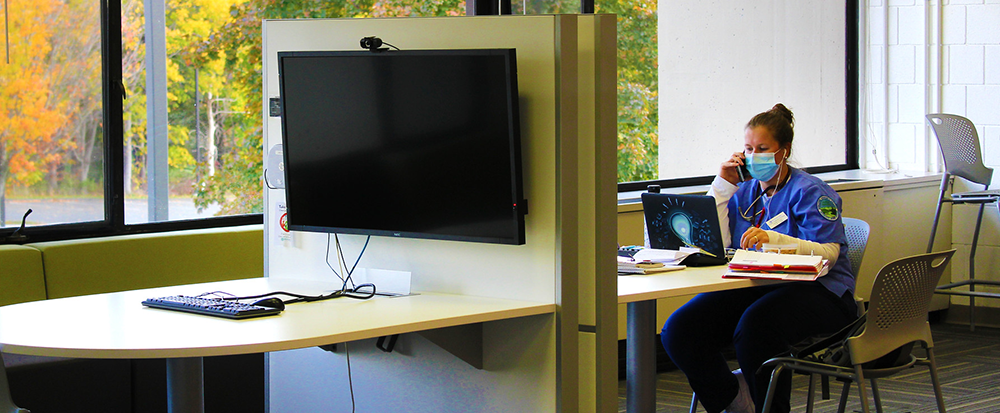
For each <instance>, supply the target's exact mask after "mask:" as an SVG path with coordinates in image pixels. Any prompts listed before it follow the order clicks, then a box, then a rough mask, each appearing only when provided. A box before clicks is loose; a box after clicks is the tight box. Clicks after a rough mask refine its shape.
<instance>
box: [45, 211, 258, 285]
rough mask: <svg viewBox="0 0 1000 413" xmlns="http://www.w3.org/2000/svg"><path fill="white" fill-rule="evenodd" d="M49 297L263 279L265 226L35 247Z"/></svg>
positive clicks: (79, 241)
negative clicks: (41, 265)
mask: <svg viewBox="0 0 1000 413" xmlns="http://www.w3.org/2000/svg"><path fill="white" fill-rule="evenodd" d="M31 246H33V247H35V248H38V249H39V250H40V251H41V253H42V260H43V262H44V265H45V287H46V290H47V293H48V298H50V299H51V298H63V297H72V296H78V295H86V294H98V293H107V292H115V291H125V290H135V289H141V288H154V287H164V286H170V285H181V284H193V283H201V282H211V281H223V280H234V279H242V278H253V277H262V276H263V275H264V236H263V229H262V226H261V225H248V226H240V227H227V228H210V229H203V230H191V231H174V232H163V233H155V234H140V235H125V236H115V237H105V238H92V239H80V240H69V241H54V242H45V243H38V244H31Z"/></svg>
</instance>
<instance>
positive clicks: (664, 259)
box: [632, 248, 698, 264]
mask: <svg viewBox="0 0 1000 413" xmlns="http://www.w3.org/2000/svg"><path fill="white" fill-rule="evenodd" d="M695 252H698V250H697V249H691V248H684V249H682V250H680V251H676V250H660V249H655V248H644V249H642V250H640V251H639V252H636V253H635V255H633V256H632V259H633V260H635V261H636V262H642V261H649V262H659V263H664V264H669V263H677V262H681V261H683V260H684V258H687V256H688V255H691V254H693V253H695Z"/></svg>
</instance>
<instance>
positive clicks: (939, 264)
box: [850, 249, 955, 363]
mask: <svg viewBox="0 0 1000 413" xmlns="http://www.w3.org/2000/svg"><path fill="white" fill-rule="evenodd" d="M954 253H955V250H953V249H952V250H948V251H944V252H936V253H930V254H922V255H916V256H912V257H907V258H902V259H899V260H896V261H893V262H890V263H889V264H886V265H885V266H884V267H882V269H881V270H880V271H879V272H878V275H876V276H875V281H874V283H873V285H872V293H871V303H870V305H869V308H868V320H867V322H866V324H865V330H864V332H863V333H862V334H861V335H859V336H857V337H855V338H854V339H852V340H850V341H853V342H852V343H850V345H851V359H852V360H854V361H855V362H856V363H866V362H868V361H871V360H875V359H878V358H879V357H882V356H884V355H886V354H888V353H889V352H891V351H893V350H895V349H897V348H899V347H901V346H903V345H905V344H907V343H911V342H914V341H917V340H924V341H928V342H929V341H930V336H929V330H928V328H927V311H928V309H929V308H930V303H931V298H932V297H933V296H934V289H935V287H937V283H938V280H939V279H940V278H941V274H942V273H943V272H944V269H945V267H946V266H947V265H948V261H949V260H950V259H951V256H952V255H953V254H954ZM928 344H930V343H928Z"/></svg>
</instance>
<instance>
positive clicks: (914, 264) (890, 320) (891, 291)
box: [870, 261, 937, 329]
mask: <svg viewBox="0 0 1000 413" xmlns="http://www.w3.org/2000/svg"><path fill="white" fill-rule="evenodd" d="M936 285H937V279H935V277H934V276H933V274H932V273H931V271H930V263H929V262H927V261H911V262H907V263H903V264H902V265H898V266H895V267H894V268H892V269H891V271H888V272H886V273H884V274H882V288H880V289H879V291H878V292H877V293H875V295H877V296H878V298H879V301H880V304H881V305H880V306H879V310H880V311H879V312H878V314H874V315H875V316H876V318H875V319H874V320H870V321H873V322H874V323H875V325H877V326H878V327H879V328H883V329H885V328H891V327H892V325H893V324H896V323H900V322H905V321H907V320H911V319H914V318H919V319H921V320H924V319H926V318H927V307H928V305H929V304H930V301H929V300H922V299H920V297H923V296H927V297H930V296H931V294H933V292H934V287H935V286H936Z"/></svg>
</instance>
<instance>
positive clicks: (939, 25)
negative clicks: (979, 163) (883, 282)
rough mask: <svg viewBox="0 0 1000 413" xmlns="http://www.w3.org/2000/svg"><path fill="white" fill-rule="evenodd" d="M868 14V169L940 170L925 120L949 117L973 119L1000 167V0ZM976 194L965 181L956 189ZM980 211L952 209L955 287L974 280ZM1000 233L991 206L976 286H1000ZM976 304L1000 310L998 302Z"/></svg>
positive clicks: (892, 2) (902, 2) (891, 2)
mask: <svg viewBox="0 0 1000 413" xmlns="http://www.w3.org/2000/svg"><path fill="white" fill-rule="evenodd" d="M865 11H866V12H867V14H866V16H867V23H868V24H867V26H866V27H867V29H868V30H867V34H866V35H865V36H862V39H867V54H868V60H867V64H868V71H867V86H868V88H867V91H866V92H867V94H866V96H867V99H866V100H865V103H866V105H867V106H866V108H865V110H866V115H867V124H866V128H863V129H864V130H863V131H862V136H863V141H862V148H864V150H862V154H861V155H862V157H863V158H862V159H864V161H863V162H862V164H863V165H865V166H867V167H868V168H871V169H881V168H886V167H888V168H892V169H900V170H919V171H935V170H940V169H941V168H943V162H942V161H941V159H940V155H939V154H938V147H937V141H936V139H935V138H934V136H933V133H932V132H931V131H930V129H929V128H928V127H927V122H926V120H925V118H924V115H925V114H926V113H935V112H944V113H953V114H957V115H962V116H965V117H967V118H969V119H970V120H971V121H972V122H973V123H974V124H975V125H976V129H977V131H978V134H979V138H980V143H981V146H982V149H983V158H984V163H985V164H986V166H988V167H991V168H994V169H996V168H1000V109H998V108H1000V0H946V1H944V2H943V3H941V0H936V1H930V2H924V1H917V0H872V1H869V2H868V5H867V7H866V8H865ZM886 136H887V137H888V138H887V139H886ZM872 151H874V152H875V153H874V154H873V153H872ZM956 180H958V181H961V178H956ZM991 187H992V188H1000V173H994V175H993V183H992V184H991ZM978 189H982V188H981V187H979V186H978V185H975V186H972V187H970V186H968V185H965V184H964V183H963V182H956V184H955V187H954V191H963V190H978ZM975 212H976V209H975V208H973V207H969V206H956V207H955V208H954V209H953V210H952V214H953V216H952V220H953V233H952V246H953V247H955V248H957V249H958V252H957V253H956V255H955V258H954V260H953V261H952V265H951V273H952V280H953V281H959V280H963V279H966V278H968V272H969V271H968V266H969V251H970V246H971V240H972V236H971V234H972V232H973V229H974V227H975ZM920 224H921V225H923V223H920ZM926 225H930V223H927V224H926ZM998 234H1000V220H998V219H997V209H996V208H995V207H989V208H987V211H986V214H985V216H984V220H983V227H982V234H981V236H980V241H979V242H980V244H979V250H978V252H977V254H976V278H980V279H993V280H1000V274H998V272H997V268H1000V267H998V263H1000V235H998ZM952 303H955V304H967V303H968V299H967V298H964V297H953V298H952ZM976 304H977V305H985V306H991V307H1000V300H978V301H977V303H976Z"/></svg>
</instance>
